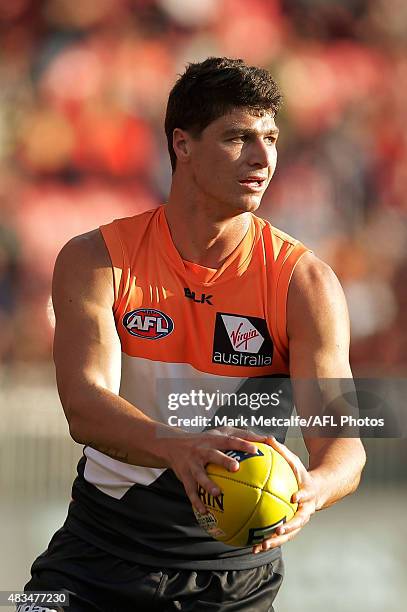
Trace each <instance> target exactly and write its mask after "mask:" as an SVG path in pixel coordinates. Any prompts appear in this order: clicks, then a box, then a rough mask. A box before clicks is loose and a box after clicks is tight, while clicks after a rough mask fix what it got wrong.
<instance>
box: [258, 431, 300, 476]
mask: <svg viewBox="0 0 407 612" xmlns="http://www.w3.org/2000/svg"><path fill="white" fill-rule="evenodd" d="M267 444H268V445H269V446H272V447H273V448H274V450H276V451H277V452H278V453H280V455H282V456H283V457H284V459H285V460H286V461H287V462H288V463H289V464H290V466H291V468H292V470H293V472H294V474H295V477H296V479H297V482H298V484H301V483H302V482H303V480H304V477H305V474H307V473H308V472H307V470H306V468H305V466H304V465H303V463H302V461H301V460H300V458H299V457H297V455H295V454H294V453H293V452H292V451H290V449H289V448H287V447H286V446H285V444H280V442H277V440H276V439H275V438H274V436H271V437H269V438H267Z"/></svg>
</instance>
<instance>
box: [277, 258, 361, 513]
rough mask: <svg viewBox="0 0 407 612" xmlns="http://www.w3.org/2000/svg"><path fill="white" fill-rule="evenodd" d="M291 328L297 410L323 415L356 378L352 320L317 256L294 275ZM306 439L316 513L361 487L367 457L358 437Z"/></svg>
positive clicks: (332, 276) (334, 280)
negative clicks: (351, 358)
mask: <svg viewBox="0 0 407 612" xmlns="http://www.w3.org/2000/svg"><path fill="white" fill-rule="evenodd" d="M287 328H288V335H289V342H290V373H291V378H292V381H293V388H294V400H295V405H296V407H297V410H298V411H299V413H300V414H301V415H303V416H307V415H308V414H314V415H315V414H322V413H323V412H324V409H325V408H326V407H327V406H328V405H329V404H331V403H332V402H333V401H334V400H335V401H337V402H339V404H340V403H341V401H342V400H341V398H340V392H341V391H340V385H339V384H338V379H351V378H352V372H351V368H350V365H349V341H350V337H349V317H348V311H347V306H346V301H345V296H344V294H343V290H342V287H341V286H340V283H339V281H338V279H337V278H336V276H335V274H334V273H333V272H332V270H331V268H330V267H329V266H327V265H326V264H324V263H323V262H322V261H320V260H319V259H317V258H316V257H315V256H314V255H312V254H307V255H304V257H303V258H302V259H301V260H300V262H299V263H298V265H297V267H296V269H295V271H294V275H293V279H292V282H291V286H290V291H289V296H288V309H287ZM349 384H351V382H350V381H349ZM345 404H346V402H345V401H342V406H338V408H339V410H344V411H345V410H346V409H347V407H346V405H345ZM304 441H305V444H306V446H307V449H308V451H309V474H310V475H311V476H312V477H313V479H314V483H315V485H316V488H317V503H316V509H317V510H320V509H322V508H325V507H327V506H329V505H331V504H333V503H335V502H336V501H338V500H339V499H341V498H342V497H344V496H345V495H348V494H349V493H352V492H353V491H354V490H355V489H356V488H357V486H358V484H359V480H360V475H361V472H362V469H363V466H364V464H365V458H366V457H365V451H364V449H363V446H362V443H361V441H360V439H359V438H339V437H338V438H335V437H330V438H323V437H307V435H306V432H305V434H304Z"/></svg>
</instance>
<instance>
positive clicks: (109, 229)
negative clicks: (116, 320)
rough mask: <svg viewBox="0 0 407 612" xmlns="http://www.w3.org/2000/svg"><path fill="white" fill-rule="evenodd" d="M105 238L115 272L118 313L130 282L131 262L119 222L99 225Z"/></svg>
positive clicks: (115, 296)
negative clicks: (128, 258) (129, 262)
mask: <svg viewBox="0 0 407 612" xmlns="http://www.w3.org/2000/svg"><path fill="white" fill-rule="evenodd" d="M99 230H100V233H101V234H102V237H103V240H104V241H105V245H106V248H107V252H108V253H109V257H110V262H111V266H112V273H113V289H114V304H113V312H115V313H116V311H117V309H118V308H119V305H120V302H121V300H122V297H123V294H124V292H125V289H126V284H127V282H128V271H129V264H128V261H127V256H126V252H125V249H124V246H123V242H122V240H121V238H120V233H119V229H118V227H117V222H116V221H113V222H112V223H109V224H108V225H101V226H100V227H99Z"/></svg>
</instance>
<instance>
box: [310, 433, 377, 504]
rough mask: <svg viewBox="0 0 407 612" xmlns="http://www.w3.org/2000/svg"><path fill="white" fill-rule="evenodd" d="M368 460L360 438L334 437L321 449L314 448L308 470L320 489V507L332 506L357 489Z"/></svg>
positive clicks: (318, 496)
mask: <svg viewBox="0 0 407 612" xmlns="http://www.w3.org/2000/svg"><path fill="white" fill-rule="evenodd" d="M365 462H366V454H365V450H364V448H363V445H362V443H361V441H360V440H359V439H356V438H338V439H332V440H329V441H327V442H326V443H325V444H324V445H323V446H322V447H321V449H320V450H318V452H315V453H312V452H310V462H309V470H308V471H309V474H310V475H311V476H312V478H313V481H314V485H315V487H316V491H317V495H316V497H317V504H316V510H322V509H324V508H328V507H329V506H331V505H332V504H334V503H335V502H337V501H339V500H340V499H342V498H343V497H345V496H346V495H349V494H350V493H353V492H354V491H355V490H356V489H357V487H358V485H359V482H360V477H361V473H362V470H363V467H364V465H365Z"/></svg>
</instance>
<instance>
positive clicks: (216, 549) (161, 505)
mask: <svg viewBox="0 0 407 612" xmlns="http://www.w3.org/2000/svg"><path fill="white" fill-rule="evenodd" d="M100 231H101V233H102V236H103V238H104V241H105V244H106V247H107V250H108V252H109V255H110V259H111V262H112V268H113V277H114V291H115V301H114V308H113V311H114V318H115V323H116V328H117V333H118V335H119V338H120V342H121V347H122V372H121V385H120V392H119V394H120V396H122V397H123V398H125V399H126V400H128V401H129V402H131V403H132V404H134V405H135V406H136V407H137V408H139V409H140V410H142V411H143V412H144V413H145V414H147V415H148V416H149V417H151V418H152V419H154V420H156V421H160V422H163V423H166V424H170V425H176V426H180V427H181V428H184V429H188V428H187V427H185V426H184V425H185V423H189V424H191V425H194V428H193V430H194V431H202V430H203V429H205V428H207V427H208V426H210V424H211V425H212V422H213V420H214V418H215V416H216V418H217V419H218V415H222V414H223V415H226V421H222V420H221V418H222V417H219V418H220V421H219V423H218V424H219V425H222V424H234V423H230V422H229V423H228V422H227V418H228V417H233V414H232V413H233V408H232V409H231V408H230V406H228V408H227V409H226V410H225V408H224V406H219V401H218V402H214V403H215V404H217V407H216V408H214V405H211V406H209V402H208V405H206V404H205V405H202V403H199V402H198V401H197V399H199V398H200V396H199V395H196V396H195V400H194V399H191V395H189V396H188V398H187V400H184V401H181V400H182V397H181V394H188V392H190V391H191V389H192V388H194V389H195V390H196V393H197V394H199V393H203V394H205V393H207V394H208V396H211V397H216V398H217V399H218V400H219V398H220V393H223V392H229V393H231V394H232V395H233V393H234V392H235V391H237V390H238V389H240V390H241V389H243V388H244V385H245V384H247V383H252V382H253V380H254V381H256V380H257V379H259V377H288V376H289V358H288V339H287V332H286V305H287V293H288V287H289V283H290V279H291V275H292V272H293V270H294V267H295V265H296V263H297V262H298V260H299V259H300V257H301V256H302V255H303V254H304V253H305V252H307V249H306V247H304V245H302V244H301V243H300V242H298V241H297V240H295V239H293V238H291V237H290V236H288V235H287V234H285V233H284V232H281V231H279V230H277V229H275V228H274V227H272V226H271V225H270V224H269V223H268V222H267V221H265V220H263V219H260V218H259V217H256V216H255V215H251V223H250V227H249V230H248V232H247V234H246V236H245V237H244V239H243V240H242V242H241V243H240V244H239V245H238V247H237V248H236V249H235V250H234V251H233V252H232V253H231V255H230V256H229V257H228V258H227V259H226V260H225V262H224V263H223V265H222V266H221V267H220V268H219V269H216V270H214V269H209V268H205V267H202V266H199V265H197V264H193V263H191V262H187V261H184V260H183V259H182V258H181V256H180V254H179V253H178V251H177V250H176V248H175V246H174V244H173V242H172V238H171V234H170V231H169V228H168V225H167V221H166V216H165V207H164V206H161V207H160V208H157V209H155V210H152V211H148V212H145V213H142V214H140V215H136V216H134V217H129V218H124V219H118V220H115V221H113V222H112V223H110V224H108V225H104V226H102V227H101V228H100ZM216 394H217V395H216ZM201 397H202V396H201ZM203 397H206V396H205V395H204V396H203ZM184 398H185V395H184ZM170 400H171V401H170ZM220 403H221V402H220ZM279 409H280V412H281V409H282V408H281V406H280V408H279ZM291 409H292V405H291V402H290V405H289V406H288V407H286V408H284V409H283V410H286V414H287V415H288V416H289V414H290V413H291ZM231 410H232V412H231ZM276 410H277V409H276V408H273V406H270V408H268V411H269V412H268V414H269V416H271V415H273V414H276ZM187 418H189V419H190V421H186V419H187ZM211 421H212V422H211ZM212 426H213V425H212ZM215 426H216V423H215ZM249 429H250V427H249ZM283 437H284V436H283ZM66 526H67V527H68V528H69V529H71V531H73V532H75V533H76V534H77V535H78V536H80V537H82V538H83V539H85V540H87V541H89V542H91V543H92V544H94V545H96V546H99V547H100V548H102V549H104V550H107V551H109V552H111V553H112V554H115V555H117V556H119V557H121V558H123V559H129V560H132V561H135V562H138V563H142V564H145V565H154V566H163V567H179V568H193V569H213V570H215V569H245V568H250V567H254V566H257V565H263V564H264V563H267V562H269V561H271V560H272V559H274V558H276V556H277V555H278V554H279V551H278V550H276V549H274V550H272V551H269V552H267V553H263V554H262V555H253V554H252V553H251V547H248V548H241V549H239V548H233V547H230V546H227V545H225V544H223V543H220V542H218V541H216V540H214V539H212V538H211V537H210V536H208V535H207V534H206V533H205V532H204V531H203V529H202V528H201V527H200V526H199V525H198V524H197V522H196V519H195V517H194V514H193V511H192V508H191V505H190V502H189V500H188V498H187V496H186V494H185V491H184V488H183V485H182V483H180V481H179V480H178V479H177V477H176V476H175V474H174V473H173V472H172V470H170V469H161V468H149V467H141V466H136V465H129V464H125V463H123V462H120V461H117V460H115V459H112V458H110V457H108V456H106V455H104V454H103V453H101V452H99V451H97V450H95V449H93V448H91V447H85V449H84V457H83V458H82V459H81V460H80V462H79V465H78V477H77V478H76V480H75V482H74V486H73V501H72V503H71V506H70V509H69V513H68V518H67V522H66Z"/></svg>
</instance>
